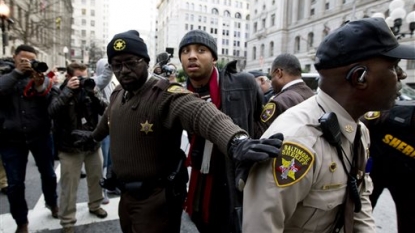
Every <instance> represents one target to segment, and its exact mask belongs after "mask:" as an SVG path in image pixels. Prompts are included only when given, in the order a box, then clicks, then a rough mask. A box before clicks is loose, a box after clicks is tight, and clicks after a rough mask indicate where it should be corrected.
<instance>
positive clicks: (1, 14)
mask: <svg viewBox="0 0 415 233" xmlns="http://www.w3.org/2000/svg"><path fill="white" fill-rule="evenodd" d="M9 15H10V9H9V7H8V6H7V5H6V4H5V3H4V2H3V1H0V18H1V32H2V41H3V55H4V54H6V44H7V31H6V21H8V19H9Z"/></svg>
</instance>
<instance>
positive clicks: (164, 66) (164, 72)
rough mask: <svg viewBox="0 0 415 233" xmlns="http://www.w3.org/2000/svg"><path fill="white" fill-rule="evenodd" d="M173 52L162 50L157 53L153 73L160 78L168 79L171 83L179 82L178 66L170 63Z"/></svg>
mask: <svg viewBox="0 0 415 233" xmlns="http://www.w3.org/2000/svg"><path fill="white" fill-rule="evenodd" d="M170 58H171V54H169V53H167V52H162V53H160V54H158V55H157V58H156V62H157V63H156V65H155V66H154V69H153V75H154V76H156V77H159V78H164V79H168V80H169V81H170V82H171V83H172V82H177V78H176V77H177V67H176V66H175V65H174V64H173V63H170Z"/></svg>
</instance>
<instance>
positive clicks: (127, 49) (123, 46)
mask: <svg viewBox="0 0 415 233" xmlns="http://www.w3.org/2000/svg"><path fill="white" fill-rule="evenodd" d="M125 53H128V54H134V55H137V56H140V57H142V58H144V60H146V61H147V63H148V62H149V61H150V56H148V52H147V45H146V44H145V43H144V41H143V39H141V37H140V33H138V32H137V31H136V30H129V31H126V32H122V33H119V34H116V35H115V36H114V37H113V38H112V40H111V41H110V43H109V44H108V46H107V56H108V62H109V63H111V59H112V58H113V57H114V56H115V55H118V54H125Z"/></svg>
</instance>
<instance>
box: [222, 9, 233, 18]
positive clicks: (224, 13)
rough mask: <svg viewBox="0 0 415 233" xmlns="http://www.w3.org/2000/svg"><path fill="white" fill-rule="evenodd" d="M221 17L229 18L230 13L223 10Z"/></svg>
mask: <svg viewBox="0 0 415 233" xmlns="http://www.w3.org/2000/svg"><path fill="white" fill-rule="evenodd" d="M223 16H225V17H231V13H230V12H229V11H228V10H225V11H224V12H223Z"/></svg>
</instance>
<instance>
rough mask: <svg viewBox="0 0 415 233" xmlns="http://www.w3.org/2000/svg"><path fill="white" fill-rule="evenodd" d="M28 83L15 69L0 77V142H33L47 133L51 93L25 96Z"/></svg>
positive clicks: (28, 79) (46, 80)
mask: <svg viewBox="0 0 415 233" xmlns="http://www.w3.org/2000/svg"><path fill="white" fill-rule="evenodd" d="M30 80H31V79H30V77H29V76H28V75H24V74H22V73H19V72H17V71H16V70H13V71H12V72H10V73H8V74H5V75H2V76H1V77H0V126H1V128H0V143H3V144H5V145H7V144H9V143H33V142H35V141H36V140H37V139H40V138H44V137H48V136H49V134H50V127H51V120H50V117H49V114H48V104H49V98H50V96H49V95H50V94H49V93H48V94H45V95H40V93H37V94H36V95H33V96H30V97H27V96H25V95H24V94H23V92H24V90H25V88H26V87H27V86H28V84H29V81H30ZM48 84H49V79H45V85H46V86H47V85H48ZM32 89H33V87H32Z"/></svg>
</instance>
